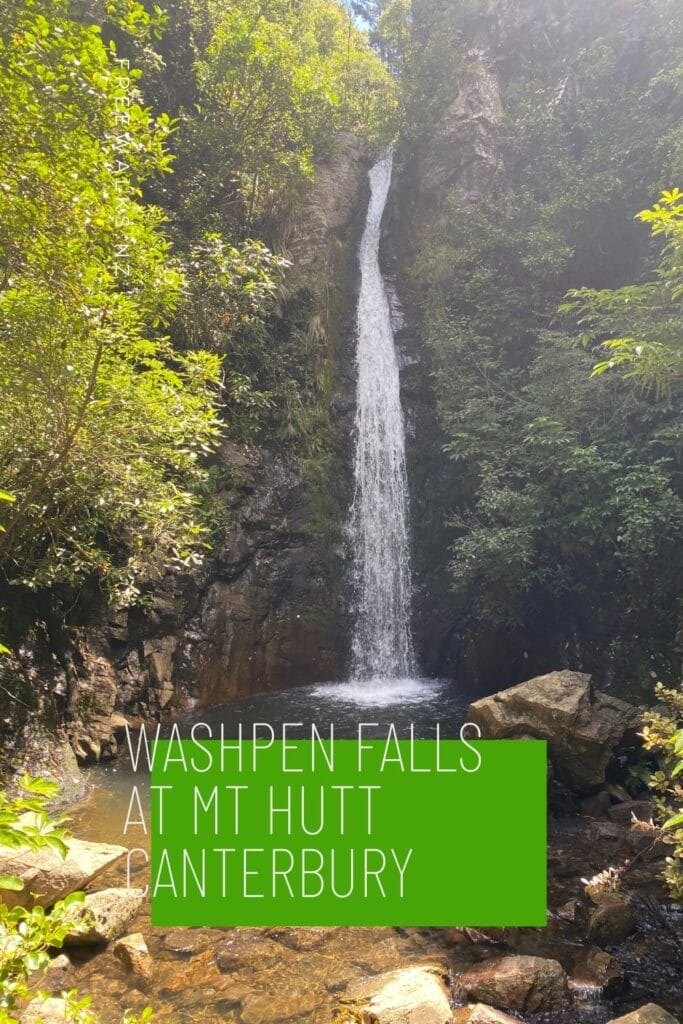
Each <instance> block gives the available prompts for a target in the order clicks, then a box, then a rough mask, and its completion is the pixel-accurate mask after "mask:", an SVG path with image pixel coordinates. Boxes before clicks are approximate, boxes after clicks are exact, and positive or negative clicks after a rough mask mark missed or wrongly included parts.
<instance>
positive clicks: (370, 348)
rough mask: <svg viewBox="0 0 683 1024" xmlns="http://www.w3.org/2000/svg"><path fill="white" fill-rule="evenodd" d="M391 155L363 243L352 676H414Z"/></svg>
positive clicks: (381, 168) (379, 168)
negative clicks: (385, 242) (391, 257)
mask: <svg viewBox="0 0 683 1024" xmlns="http://www.w3.org/2000/svg"><path fill="white" fill-rule="evenodd" d="M391 166H392V154H391V152H389V153H387V154H386V155H385V156H384V157H383V158H382V159H381V160H380V161H379V162H378V163H377V164H375V166H374V167H373V168H372V170H371V171H370V189H371V195H370V205H369V207H368V214H367V220H366V223H365V231H364V232H363V238H362V241H361V246H360V270H361V285H360V295H359V297H358V315H357V352H356V364H357V371H358V384H357V392H356V399H357V406H356V454H355V464H354V484H355V487H354V498H353V503H352V506H351V513H350V522H349V533H350V537H351V543H352V546H353V556H354V592H355V624H354V631H353V643H352V663H351V676H352V678H353V679H359V680H363V679H402V678H403V679H404V678H407V677H408V676H410V675H412V674H413V671H414V663H413V661H414V659H413V647H412V641H411V636H410V551H409V544H408V525H407V524H408V486H407V477H406V460H405V432H404V426H403V412H402V409H401V398H400V383H399V371H398V361H397V358H396V349H395V348H394V334H393V330H392V326H391V311H390V307H389V301H388V298H387V294H386V290H385V287H384V281H383V279H382V274H381V272H380V268H379V241H380V227H381V223H382V214H383V213H384V206H385V203H386V199H387V194H388V192H389V185H390V184H391Z"/></svg>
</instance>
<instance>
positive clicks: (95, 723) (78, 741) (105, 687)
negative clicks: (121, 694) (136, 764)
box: [70, 646, 118, 764]
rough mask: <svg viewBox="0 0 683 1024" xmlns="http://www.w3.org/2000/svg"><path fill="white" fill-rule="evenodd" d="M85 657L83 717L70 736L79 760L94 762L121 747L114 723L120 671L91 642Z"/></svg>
mask: <svg viewBox="0 0 683 1024" xmlns="http://www.w3.org/2000/svg"><path fill="white" fill-rule="evenodd" d="M82 657H83V673H82V675H83V678H82V680H81V682H80V690H79V697H78V714H79V720H78V722H76V723H74V725H73V727H72V729H71V731H70V739H71V745H72V747H73V749H74V753H75V754H76V757H77V759H78V761H79V762H80V763H81V764H94V763H96V762H98V761H103V760H107V759H110V758H112V757H115V756H116V753H117V750H118V744H117V742H116V738H115V736H114V733H113V730H112V725H111V718H112V714H113V712H114V707H115V706H116V699H117V682H116V673H115V671H114V668H113V666H112V664H111V662H110V661H109V660H108V659H107V658H105V657H103V656H101V655H100V654H95V653H94V652H93V651H91V650H90V649H89V648H88V647H87V646H86V647H85V648H84V650H83V652H82Z"/></svg>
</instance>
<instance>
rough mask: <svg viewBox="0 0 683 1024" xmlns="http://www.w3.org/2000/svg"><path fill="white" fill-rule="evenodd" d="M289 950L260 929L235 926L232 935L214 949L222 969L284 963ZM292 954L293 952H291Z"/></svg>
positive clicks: (262, 966)
mask: <svg viewBox="0 0 683 1024" xmlns="http://www.w3.org/2000/svg"><path fill="white" fill-rule="evenodd" d="M288 954H289V951H288V950H287V949H283V947H282V946H281V945H280V944H279V943H275V942H273V941H272V940H271V938H270V937H269V936H268V935H267V934H266V932H265V931H261V930H260V929H251V928H235V929H233V931H232V932H231V934H230V936H229V937H228V938H227V939H226V940H225V942H222V943H221V944H220V946H218V947H217V948H216V949H215V951H214V957H215V960H216V964H217V965H218V968H219V969H220V970H221V971H226V972H231V971H238V970H243V969H245V968H246V969H249V970H250V969H254V968H256V969H259V970H260V969H265V968H267V967H270V966H273V965H275V964H278V963H284V961H285V960H286V958H287V957H288ZM289 955H290V956H291V954H289Z"/></svg>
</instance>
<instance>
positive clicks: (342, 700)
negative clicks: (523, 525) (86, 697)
mask: <svg viewBox="0 0 683 1024" xmlns="http://www.w3.org/2000/svg"><path fill="white" fill-rule="evenodd" d="M471 699H473V695H472V694H467V693H466V692H465V691H464V690H463V689H460V688H459V687H456V686H454V685H453V684H449V683H448V682H446V681H443V680H393V681H389V682H388V683H382V684H381V685H380V684H374V685H373V684H366V683H364V684H362V686H361V685H359V684H353V683H351V684H317V685H313V686H307V687H303V688H300V689H295V690H289V691H287V692H285V693H274V694H266V695H262V696H259V697H253V698H249V699H245V700H241V701H236V702H234V703H232V704H229V705H220V706H215V707H209V708H197V709H193V710H192V711H189V712H187V713H184V714H183V715H182V716H181V717H180V719H179V721H178V725H179V729H180V732H181V734H182V735H185V734H187V733H188V732H189V730H190V729H191V727H192V725H193V724H195V723H196V722H200V721H201V722H206V723H207V725H210V726H211V727H212V729H215V730H217V729H218V728H220V727H221V726H222V727H223V729H224V732H225V735H227V736H230V735H236V733H237V727H238V725H239V723H242V726H243V728H244V729H245V730H250V728H251V726H252V724H254V723H256V722H267V723H269V724H270V725H272V726H273V727H274V728H275V729H276V730H277V728H278V726H279V725H281V724H282V723H283V722H293V723H302V725H303V726H304V728H305V727H306V726H308V725H310V724H311V723H313V722H314V723H316V725H318V726H319V727H320V729H321V732H322V731H323V730H325V729H327V728H328V727H329V724H330V723H334V726H335V736H338V737H340V738H343V737H345V736H348V737H351V736H354V735H355V734H356V730H357V726H358V722H359V721H362V722H369V723H376V724H377V728H378V730H384V732H385V733H386V727H387V726H388V725H389V724H392V723H393V724H394V726H395V728H396V730H397V734H398V735H399V737H400V736H401V735H408V733H409V731H410V727H411V726H413V730H414V734H415V736H416V737H418V738H433V736H434V730H435V726H436V724H437V723H439V725H440V727H441V735H442V736H444V737H453V736H457V735H458V733H459V729H460V726H461V724H462V723H463V722H464V721H465V719H466V709H467V704H468V702H469V701H470V700H471ZM303 734H304V735H305V732H304V733H303ZM369 735H371V733H369ZM380 735H381V733H380ZM89 780H90V790H89V793H88V796H87V797H86V799H85V800H84V801H83V802H82V803H81V804H80V805H79V806H78V807H76V808H74V809H73V810H72V828H73V831H74V832H75V833H76V834H77V835H78V836H80V837H81V838H86V839H92V840H97V841H101V842H117V843H122V844H123V845H125V846H128V847H138V848H142V849H148V836H147V835H146V834H145V833H144V831H143V830H142V828H141V827H139V826H138V827H131V828H130V829H129V831H128V834H127V835H125V836H124V835H123V825H124V822H125V820H126V815H127V812H128V809H129V804H130V799H131V790H132V787H133V786H134V785H135V786H137V787H138V791H139V793H140V798H141V802H142V805H143V807H144V808H145V811H147V804H148V792H147V789H148V778H147V777H146V775H145V774H144V773H142V772H136V773H134V772H133V771H132V766H131V763H130V760H129V759H128V758H127V757H126V756H125V755H124V756H122V757H121V758H119V760H118V761H116V762H114V763H112V764H109V765H101V766H97V767H95V768H93V769H91V770H90V771H89ZM451 814H452V809H449V808H444V809H443V815H444V820H443V834H444V837H445V839H446V841H448V840H447V837H448V836H449V816H450V815H451ZM550 844H551V864H553V863H558V864H560V865H561V870H560V871H559V872H558V876H557V877H556V878H553V877H552V871H551V879H550V907H551V908H552V907H556V906H560V905H562V904H563V903H564V902H565V901H566V900H567V899H568V898H571V897H578V898H579V900H580V899H581V896H582V890H583V887H582V884H581V881H580V877H581V874H582V873H586V874H588V875H590V874H591V873H594V872H595V870H597V869H600V868H602V867H604V866H605V864H606V863H607V862H608V861H607V860H606V858H607V857H608V856H609V851H608V850H607V849H603V848H601V847H600V845H599V844H598V843H597V842H594V840H593V837H592V835H591V833H590V831H589V826H588V824H587V823H585V820H584V822H583V823H582V821H581V819H576V818H575V817H568V818H564V819H560V820H559V821H558V822H555V823H553V824H552V826H551V830H550ZM501 851H502V852H501V856H504V843H503V845H502V847H501ZM147 875H148V871H147V868H146V866H145V864H144V863H143V862H142V859H139V860H137V861H134V862H133V868H132V871H131V878H130V882H131V884H133V885H141V886H144V885H145V884H146V883H147ZM126 882H127V878H126V872H125V868H124V866H123V864H121V863H120V864H118V865H116V866H114V867H113V868H112V869H110V870H109V872H107V873H106V874H105V875H104V876H100V878H98V879H97V881H96V883H95V885H94V888H98V889H100V888H104V887H105V886H107V885H125V884H126ZM443 884H444V885H449V884H453V880H451V879H444V880H443ZM129 931H131V932H134V931H140V932H142V933H143V935H144V937H145V940H146V942H147V944H148V946H149V949H150V952H151V954H152V956H153V958H154V976H153V979H152V981H151V982H150V983H149V984H147V985H145V986H142V987H140V986H139V985H137V984H135V983H133V982H132V981H131V978H130V976H129V975H127V973H126V971H125V970H124V968H123V966H122V965H121V964H120V963H119V962H118V960H116V958H115V957H114V956H113V954H112V952H111V949H109V948H107V949H105V950H103V951H98V952H96V953H95V952H93V951H89V952H84V953H82V954H80V955H81V957H82V959H80V960H78V961H77V962H76V964H75V967H74V969H73V972H72V976H71V977H70V978H69V985H70V986H71V985H73V986H76V987H78V988H79V990H80V991H81V992H83V993H84V994H85V993H88V994H91V995H92V996H93V1009H94V1010H95V1011H96V1013H97V1015H98V1018H99V1019H100V1020H101V1021H102V1024H119V1022H120V1020H121V1015H122V1012H123V1011H124V1010H125V1009H132V1010H133V1011H139V1010H141V1009H142V1008H143V1007H144V1006H146V1005H148V1004H149V1005H152V1006H153V1007H154V1011H155V1020H156V1021H159V1022H160V1021H169V1022H171V1021H172V1022H174V1024H201V1022H210V1024H212V1022H216V1024H218V1022H221V1024H331V1022H332V1021H333V1020H334V1017H335V1007H336V1006H337V1004H338V999H339V996H340V994H341V993H343V992H344V990H345V989H346V987H347V986H348V985H349V984H353V983H355V982H357V981H361V980H362V979H364V978H366V977H367V976H368V975H372V974H376V973H380V972H383V971H388V970H392V969H394V968H397V967H401V966H407V965H409V964H416V963H434V962H437V963H440V964H442V965H443V966H444V967H445V968H446V970H447V971H448V972H449V973H450V975H451V977H452V978H454V979H456V978H457V975H458V973H459V972H461V971H463V970H465V969H466V968H467V967H468V966H470V965H471V964H472V963H473V962H477V961H479V960H481V959H484V958H487V957H489V956H499V955H506V954H509V953H511V952H514V953H529V954H535V955H541V956H550V957H555V958H556V959H559V960H560V961H561V962H562V963H563V965H564V966H565V968H566V969H567V970H568V972H570V973H571V969H572V962H573V959H574V958H575V957H576V955H577V951H579V950H580V949H581V948H582V947H583V945H584V943H585V939H584V937H583V936H584V934H585V933H584V932H583V931H582V927H581V926H579V925H576V926H574V925H565V924H563V923H561V922H560V921H559V919H557V918H556V917H554V916H553V915H552V914H551V917H550V918H549V926H548V928H547V929H506V930H505V932H499V933H497V934H494V935H492V936H481V937H480V936H479V935H478V934H477V933H472V932H463V931H462V930H458V929H447V928H445V929H433V928H431V929H430V928H408V929H403V928H278V929H275V928H270V929H269V928H260V929H259V928H223V929H218V928H211V929H209V928H192V929H179V928H170V929H160V928H152V926H151V922H150V915H149V906H148V905H145V906H144V907H143V910H142V912H141V913H140V914H139V916H138V917H137V918H136V919H135V921H133V922H132V924H131V925H130V926H129ZM660 938H661V937H660V936H658V935H654V936H653V935H652V934H648V933H647V930H646V929H645V928H642V929H640V930H639V931H638V932H636V934H635V936H634V937H633V938H632V939H630V940H629V941H628V944H627V945H626V946H624V948H623V949H620V950H619V951H615V953H616V955H617V957H618V958H620V959H621V960H622V961H623V963H624V965H625V966H626V967H627V970H628V972H629V976H630V979H631V985H630V987H629V988H628V989H627V990H626V992H625V993H624V994H623V995H622V996H620V997H619V999H618V1001H617V1002H616V1003H615V1002H613V1001H612V1002H610V1001H607V1000H604V999H602V998H601V996H600V992H599V991H597V992H596V991H595V990H591V991H590V992H588V990H587V991H586V992H582V991H578V990H577V994H578V999H577V1002H576V1003H575V1004H574V1006H573V1007H572V1008H571V1010H569V1011H565V1012H563V1013H556V1014H548V1015H545V1017H544V1018H543V1020H544V1021H545V1022H548V1024H605V1022H606V1021H608V1020H610V1019H611V1018H612V1017H616V1016H619V1014H620V1013H624V1012H626V1011H627V1010H629V1009H632V1008H633V1007H635V1006H640V1005H642V1004H643V1003H645V1002H648V1001H651V1000H652V1001H656V1002H659V1003H662V1004H663V1005H665V1006H667V1005H668V1008H669V1009H670V1010H672V1011H673V1012H676V1010H677V1009H678V1005H677V1002H676V1000H675V999H674V998H673V992H674V990H675V987H676V979H677V978H680V969H679V968H678V967H677V966H676V963H677V961H676V960H675V957H674V959H673V960H671V961H670V962H669V960H667V957H668V956H669V953H668V952H667V951H668V949H669V946H668V945H666V943H664V945H663V946H662V945H661V943H660ZM658 943H659V944H658ZM584 987H585V986H584ZM454 991H457V988H455V989H454ZM682 998H683V997H682Z"/></svg>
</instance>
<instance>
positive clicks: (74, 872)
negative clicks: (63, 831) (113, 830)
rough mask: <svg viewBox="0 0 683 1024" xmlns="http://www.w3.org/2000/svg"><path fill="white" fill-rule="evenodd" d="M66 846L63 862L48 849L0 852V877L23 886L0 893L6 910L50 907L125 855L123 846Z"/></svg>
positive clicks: (77, 843)
mask: <svg viewBox="0 0 683 1024" xmlns="http://www.w3.org/2000/svg"><path fill="white" fill-rule="evenodd" d="M66 845H67V848H68V853H67V856H66V857H65V858H62V857H61V856H60V855H59V854H58V853H56V852H55V851H54V850H49V849H43V850H31V849H29V848H28V847H21V848H20V849H18V850H10V849H0V875H17V876H18V877H19V878H20V879H21V880H22V882H23V883H24V888H23V889H22V890H21V891H20V892H9V891H6V890H3V891H2V893H1V894H0V901H1V902H2V903H6V904H7V905H8V906H10V907H14V906H17V905H19V906H22V907H29V906H33V905H37V906H41V907H51V906H52V904H53V903H56V902H57V900H61V899H63V898H64V897H65V896H68V895H69V893H72V892H76V891H77V890H80V889H83V888H85V886H86V885H88V884H89V883H90V882H92V880H93V879H94V878H96V877H97V876H98V875H99V874H100V872H101V871H104V869H105V868H108V867H109V865H110V864H114V863H115V862H116V861H117V860H119V858H120V857H123V855H124V854H125V853H127V852H128V851H127V850H126V848H125V846H113V845H110V844H109V843H88V842H84V841H83V840H82V839H68V840H67V843H66Z"/></svg>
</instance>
